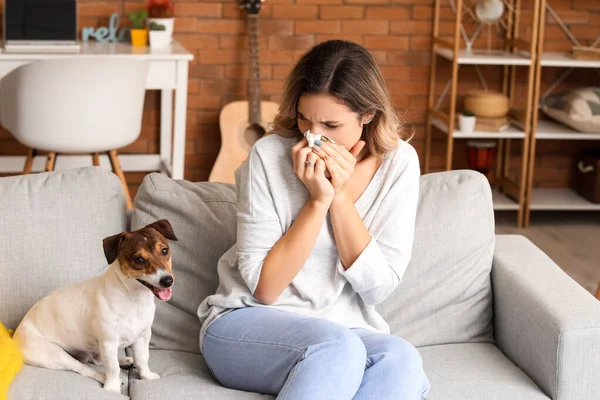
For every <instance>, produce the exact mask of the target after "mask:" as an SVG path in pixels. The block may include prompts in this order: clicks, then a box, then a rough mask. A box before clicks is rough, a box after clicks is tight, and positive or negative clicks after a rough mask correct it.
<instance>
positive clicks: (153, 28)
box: [148, 21, 167, 31]
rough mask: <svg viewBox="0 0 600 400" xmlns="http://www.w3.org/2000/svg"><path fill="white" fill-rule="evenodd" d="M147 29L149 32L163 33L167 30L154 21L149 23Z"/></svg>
mask: <svg viewBox="0 0 600 400" xmlns="http://www.w3.org/2000/svg"><path fill="white" fill-rule="evenodd" d="M148 28H150V30H151V31H165V30H167V28H166V27H165V26H164V25H163V24H158V23H156V22H154V21H151V22H150V25H149V26H148Z"/></svg>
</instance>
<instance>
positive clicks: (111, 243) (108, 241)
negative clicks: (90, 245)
mask: <svg viewBox="0 0 600 400" xmlns="http://www.w3.org/2000/svg"><path fill="white" fill-rule="evenodd" d="M123 239H125V234H124V233H119V234H116V235H113V236H109V237H107V238H104V240H102V246H103V247H104V257H106V261H108V265H110V264H112V263H113V262H115V260H116V259H117V257H118V256H119V248H120V247H121V243H122V242H123Z"/></svg>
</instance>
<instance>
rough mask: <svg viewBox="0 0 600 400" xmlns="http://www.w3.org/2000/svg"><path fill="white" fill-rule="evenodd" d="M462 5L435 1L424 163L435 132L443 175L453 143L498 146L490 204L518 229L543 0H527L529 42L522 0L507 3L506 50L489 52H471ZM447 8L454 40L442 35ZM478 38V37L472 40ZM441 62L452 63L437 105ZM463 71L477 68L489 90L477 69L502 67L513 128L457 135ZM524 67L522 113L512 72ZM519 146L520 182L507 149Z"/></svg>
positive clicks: (426, 168)
mask: <svg viewBox="0 0 600 400" xmlns="http://www.w3.org/2000/svg"><path fill="white" fill-rule="evenodd" d="M465 1H469V0H435V8H434V24H433V45H432V53H431V55H432V63H431V74H430V89H429V95H428V116H427V122H426V133H425V162H424V172H425V173H428V172H430V171H429V170H430V162H431V142H432V134H433V132H434V130H435V131H436V132H441V133H442V134H445V135H446V163H445V170H451V169H452V160H453V155H454V141H455V140H462V139H488V140H489V139H491V140H496V141H497V162H496V180H495V182H494V187H493V203H494V209H495V210H513V211H517V226H519V227H520V226H522V223H523V215H524V211H525V202H526V185H527V176H528V175H527V167H528V162H527V161H528V160H527V154H528V153H527V150H528V149H529V148H530V146H529V138H530V136H531V116H532V114H533V113H532V112H531V111H532V110H531V108H532V104H533V102H532V99H533V92H534V83H535V66H536V57H537V34H538V28H537V25H538V16H539V7H540V2H541V1H542V0H533V1H529V2H528V3H527V4H528V5H530V6H531V7H533V30H532V35H531V38H530V40H529V41H527V40H524V39H522V38H520V37H519V24H520V18H521V8H522V4H521V0H511V1H510V6H511V7H510V9H509V10H508V11H506V12H508V13H510V15H508V16H507V19H508V26H507V27H506V30H505V33H506V36H505V37H504V45H503V48H501V49H494V51H492V52H486V51H480V50H473V49H472V48H471V46H472V43H473V40H472V38H468V37H467V35H466V33H465V30H464V27H463V12H464V11H465V10H464V7H465ZM442 3H443V4H444V5H449V6H450V7H451V8H452V10H453V11H454V14H455V20H454V33H453V35H452V39H448V38H444V37H442V36H441V35H440V8H441V6H442ZM474 36H476V35H474ZM442 62H446V63H448V62H449V63H450V65H451V78H450V79H449V81H448V82H447V85H446V88H445V89H444V91H443V92H442V95H441V96H440V98H439V99H438V100H437V101H436V72H437V70H438V68H439V67H440V65H441V63H442ZM461 66H470V67H474V68H476V69H477V72H478V76H479V78H480V80H481V83H482V86H483V87H484V88H486V87H487V85H486V83H485V82H484V81H483V75H482V74H481V73H480V71H479V69H478V68H479V66H497V67H498V68H502V73H503V75H502V76H503V79H502V92H503V93H504V94H505V95H506V96H508V97H509V99H510V105H511V112H510V113H509V120H510V121H511V122H512V123H513V124H514V125H511V126H510V127H509V128H508V129H505V130H502V131H501V132H479V131H475V132H473V133H472V134H465V133H463V132H461V131H460V130H459V129H458V127H457V126H456V125H457V124H456V115H457V111H460V110H457V109H456V103H457V95H458V89H459V86H460V85H459V70H460V67H461ZM517 68H525V69H526V72H527V79H526V84H527V99H526V102H525V106H524V109H519V110H517V109H516V108H515V103H516V96H517V94H516V90H515V85H516V71H517ZM446 95H448V96H449V103H450V105H449V108H448V110H447V111H444V110H442V109H441V104H442V99H443V98H444V97H445V96H446ZM513 142H519V143H520V145H521V146H522V154H523V157H522V161H521V167H520V174H519V175H520V179H519V180H518V181H515V180H513V179H511V178H510V177H509V165H510V157H511V154H510V153H511V144H512V143H513Z"/></svg>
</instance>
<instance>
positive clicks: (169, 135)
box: [0, 41, 194, 179]
mask: <svg viewBox="0 0 600 400" xmlns="http://www.w3.org/2000/svg"><path fill="white" fill-rule="evenodd" d="M107 56H108V57H140V58H143V59H146V60H148V61H149V63H150V65H149V71H148V77H147V80H146V89H148V90H155V89H158V90H160V91H161V112H160V154H122V155H121V154H120V155H119V159H120V161H121V166H122V168H123V170H124V171H141V172H145V171H161V172H164V173H167V174H169V175H170V176H171V177H172V178H173V179H183V172H184V163H185V159H184V158H185V132H186V115H187V88H188V66H189V62H190V61H191V60H193V59H194V56H193V54H191V53H190V52H188V51H187V50H186V49H185V48H184V47H183V46H182V45H181V44H179V43H178V42H176V41H173V43H172V44H171V45H170V46H168V47H165V48H161V49H151V48H150V47H132V46H131V45H130V44H128V43H99V42H96V41H89V42H83V43H81V50H80V51H79V52H77V53H60V54H59V53H54V52H52V53H43V52H35V53H30V52H28V53H17V52H11V53H8V52H2V53H0V78H2V77H3V76H5V75H6V74H7V73H9V72H10V71H12V70H13V69H15V68H17V67H19V66H21V65H23V64H26V63H30V62H34V61H36V60H44V59H51V58H59V57H107ZM173 91H175V107H174V109H173ZM115 95H118V93H115ZM173 110H174V111H173ZM173 113H174V115H173ZM173 117H174V119H173ZM173 122H174V123H173ZM0 123H1V121H0ZM45 160H46V157H45V156H38V157H36V159H35V161H34V164H33V171H43V170H44V166H45ZM24 162H25V155H23V156H0V173H19V172H22V171H23V164H24ZM88 164H89V165H91V157H89V156H79V155H59V157H58V158H57V162H56V169H57V170H58V169H64V168H72V167H76V166H82V165H88ZM100 165H101V166H102V167H109V165H110V163H109V161H108V158H107V157H101V160H100Z"/></svg>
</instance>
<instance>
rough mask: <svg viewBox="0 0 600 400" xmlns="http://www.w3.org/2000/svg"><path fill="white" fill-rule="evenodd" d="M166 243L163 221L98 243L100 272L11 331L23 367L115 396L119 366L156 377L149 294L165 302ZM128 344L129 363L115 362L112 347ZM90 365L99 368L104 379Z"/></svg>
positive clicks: (168, 285) (169, 280)
mask: <svg viewBox="0 0 600 400" xmlns="http://www.w3.org/2000/svg"><path fill="white" fill-rule="evenodd" d="M167 239H169V240H177V237H176V236H175V233H174V232H173V228H172V227H171V224H170V223H169V221H167V220H166V219H161V220H159V221H156V222H154V223H152V224H150V225H147V226H145V227H144V228H142V229H139V230H137V231H135V232H122V233H119V234H117V235H114V236H110V237H107V238H105V239H104V240H103V247H104V255H105V256H106V261H108V264H109V267H108V270H107V271H106V272H105V273H104V274H103V275H100V276H97V277H94V278H91V279H88V280H86V281H83V282H79V283H74V284H70V285H67V286H64V287H61V288H59V289H57V290H55V291H53V292H52V293H50V294H48V295H47V296H45V297H44V298H42V299H41V300H40V301H38V302H37V303H36V304H35V305H34V306H33V307H32V308H31V309H30V310H29V312H28V313H27V314H26V315H25V317H24V318H23V320H22V321H21V324H20V325H19V326H18V327H17V329H16V331H15V334H14V339H15V340H16V341H17V343H18V345H19V347H20V349H21V351H22V353H23V358H24V361H25V363H26V364H29V365H33V366H37V367H42V368H49V369H60V370H70V371H75V372H77V373H79V374H81V375H84V376H87V377H90V378H93V379H95V380H97V381H99V382H100V383H103V384H104V389H106V390H109V391H113V392H117V393H120V392H121V378H120V368H131V367H132V366H135V368H136V369H137V370H138V372H139V374H140V378H142V379H158V378H160V376H159V375H158V374H156V373H154V372H152V371H150V368H149V367H148V358H149V344H150V336H151V327H152V323H153V321H154V311H155V304H154V297H157V298H158V299H160V300H163V301H167V300H169V299H170V298H171V292H172V286H173V282H174V278H173V271H172V269H171V253H170V251H169V244H168V242H167ZM130 345H131V349H132V351H133V358H132V357H124V358H119V357H118V351H119V348H120V347H123V348H124V347H128V346H130ZM90 362H91V363H93V364H96V365H104V370H105V374H103V373H101V372H99V371H97V370H95V369H93V368H92V367H90V366H88V365H86V364H87V363H90Z"/></svg>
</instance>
